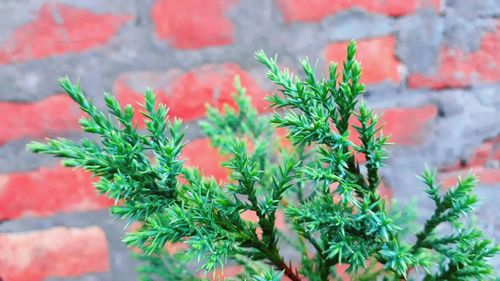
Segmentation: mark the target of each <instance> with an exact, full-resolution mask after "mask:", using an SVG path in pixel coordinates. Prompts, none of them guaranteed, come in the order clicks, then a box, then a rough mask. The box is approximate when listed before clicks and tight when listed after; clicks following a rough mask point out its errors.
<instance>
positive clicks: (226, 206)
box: [28, 42, 499, 281]
mask: <svg viewBox="0 0 500 281" xmlns="http://www.w3.org/2000/svg"><path fill="white" fill-rule="evenodd" d="M355 53H356V46H355V44H354V42H352V43H351V44H349V46H348V48H347V57H346V60H345V61H344V62H343V65H342V71H341V72H340V73H339V71H338V66H337V64H334V63H332V64H331V65H330V66H329V76H328V77H327V78H318V77H317V76H316V69H315V68H314V67H313V66H311V64H310V63H309V61H308V60H302V61H301V64H302V69H303V72H304V77H299V76H296V75H294V74H292V73H291V72H290V71H289V70H287V69H283V70H281V69H280V68H279V67H278V65H277V59H276V58H270V57H268V56H266V55H265V53H264V52H262V51H259V52H257V53H256V58H257V60H258V61H259V62H261V63H262V64H263V65H265V66H266V67H267V68H268V72H267V77H268V78H269V79H270V80H271V81H272V82H274V83H275V84H276V85H277V86H278V87H279V92H278V93H275V94H273V95H271V96H270V97H269V98H268V101H269V102H270V105H271V107H273V108H275V112H274V114H273V115H272V116H271V117H269V116H267V115H259V114H258V112H257V110H256V109H255V108H254V107H253V106H252V104H251V100H250V98H249V97H248V96H247V95H246V93H245V89H244V88H243V87H242V86H241V84H240V81H239V79H238V78H236V79H235V88H236V93H235V94H234V95H233V99H234V103H235V107H234V108H233V107H231V106H228V105H225V106H224V108H223V109H222V111H219V110H218V109H216V108H214V107H210V106H208V107H207V118H206V120H205V121H203V122H201V123H200V127H201V129H202V131H203V132H204V134H205V135H206V136H208V137H209V139H210V141H211V143H212V145H213V146H214V147H216V148H217V149H218V150H219V152H220V153H221V154H222V155H224V157H225V158H226V159H227V161H225V162H224V163H222V165H223V166H224V167H226V168H227V169H228V170H229V171H230V176H229V179H228V180H227V181H223V182H217V181H216V180H215V179H213V178H207V177H205V176H203V175H202V174H201V172H200V171H199V170H197V169H193V168H189V167H186V166H185V165H184V158H183V154H182V151H183V148H184V146H185V145H186V141H184V126H183V125H182V122H181V121H180V120H177V119H174V120H170V119H169V118H168V109H166V108H165V106H163V105H158V106H157V105H156V97H155V95H154V94H153V92H152V91H151V90H147V91H146V93H145V96H144V102H143V104H142V105H141V108H142V110H141V114H142V115H143V117H144V119H145V124H146V129H145V130H144V131H141V130H138V129H137V127H136V124H134V123H133V121H132V120H134V118H133V117H134V114H135V112H134V110H133V108H132V106H130V105H127V106H126V107H121V106H120V104H119V103H118V101H117V100H116V99H115V98H114V97H113V96H112V95H109V94H106V95H105V96H104V100H105V105H106V107H107V108H108V111H109V115H106V114H104V113H103V112H102V111H100V110H99V109H98V108H97V107H95V106H94V105H93V104H92V103H91V101H90V100H89V99H88V98H86V96H85V95H84V94H83V92H82V91H81V88H80V86H79V85H78V84H73V83H72V82H71V81H69V79H67V78H64V79H61V80H60V85H61V86H62V88H63V89H64V90H65V91H66V92H67V93H68V95H69V96H70V97H71V98H72V99H73V100H74V101H75V102H76V103H77V104H78V105H79V106H80V108H81V110H82V111H83V112H84V113H85V114H86V117H85V118H82V119H81V121H80V124H81V126H82V128H83V130H84V131H85V132H88V133H91V134H95V135H97V136H98V137H99V141H93V140H91V139H86V138H83V139H82V140H81V141H80V142H74V141H70V140H67V139H52V140H47V142H45V143H40V142H33V143H31V144H29V146H28V148H29V149H30V150H32V151H34V152H37V153H44V154H51V155H54V156H56V157H60V158H63V163H64V165H66V166H69V167H81V168H84V169H86V170H88V171H90V172H92V173H93V174H94V175H95V176H97V177H99V181H98V182H97V183H96V184H95V187H96V189H97V191H98V192H100V193H102V194H104V195H105V196H108V197H109V198H112V199H114V200H115V206H113V207H112V208H111V213H112V214H113V215H115V216H117V217H119V218H124V219H127V220H129V221H130V222H138V223H139V225H140V227H139V228H137V229H136V230H135V231H133V232H131V233H128V234H126V235H125V238H124V239H123V240H124V242H125V243H126V244H127V245H129V246H132V247H137V248H139V249H141V250H142V253H141V254H139V258H140V259H141V260H143V261H145V264H144V265H143V266H142V267H141V268H140V269H139V271H140V273H141V274H142V275H141V276H143V277H142V278H143V279H142V280H154V278H160V279H163V280H185V281H192V280H201V279H203V277H200V275H195V274H193V273H192V271H190V270H188V269H187V268H188V267H191V266H193V265H192V263H190V262H191V261H193V260H194V261H195V264H198V266H199V267H198V269H200V270H202V271H205V272H212V271H215V270H216V269H217V268H220V269H222V270H223V268H224V265H225V264H227V263H233V264H238V265H240V266H242V268H243V269H244V271H243V273H241V274H239V275H237V276H236V277H235V278H234V279H237V280H254V281H276V280H281V277H282V275H284V276H287V277H288V278H289V279H290V280H293V281H300V280H306V279H307V280H311V281H315V280H318V281H325V280H337V279H338V278H340V277H339V272H338V267H337V265H340V264H345V265H348V268H347V273H348V274H349V275H350V276H351V278H352V280H400V279H408V278H410V276H415V277H416V276H420V277H422V278H423V280H475V279H477V280H485V279H488V278H491V277H492V276H493V273H492V267H491V266H490V265H489V264H488V263H487V260H488V259H489V258H491V257H492V256H494V255H495V254H496V253H498V251H499V247H498V246H497V245H495V244H494V242H493V241H491V240H489V239H487V238H486V237H485V235H484V234H483V233H482V232H481V231H480V230H478V229H477V228H476V227H471V226H469V225H468V224H466V221H464V218H465V217H466V216H467V215H469V214H471V213H472V211H473V209H474V207H475V205H476V203H477V198H476V197H475V196H474V195H473V193H472V192H473V188H474V186H475V185H476V180H475V178H474V177H473V176H467V177H465V178H464V179H460V180H459V181H458V183H457V185H456V186H455V187H454V188H451V189H449V190H448V191H446V192H444V193H443V192H442V188H441V187H440V186H439V184H438V183H437V180H436V175H435V173H434V172H432V171H430V170H426V171H425V172H424V173H423V175H422V176H421V179H422V181H423V182H424V183H425V185H426V186H427V190H426V192H427V194H428V195H429V197H430V198H431V199H432V200H433V201H434V203H435V211H434V214H433V215H432V216H431V217H430V218H429V219H428V220H427V221H426V222H425V223H424V225H423V228H422V230H421V231H419V232H417V233H416V234H415V238H414V239H412V237H410V239H408V238H407V236H408V232H409V231H411V230H412V229H413V228H411V227H409V226H407V225H404V223H403V222H404V219H405V218H409V217H410V216H407V214H398V212H396V211H395V209H394V208H393V209H391V208H389V207H388V205H387V204H386V203H385V201H384V200H383V199H382V198H381V197H380V195H379V193H378V190H377V188H378V187H379V185H380V172H379V169H380V167H382V166H383V165H384V160H385V159H386V158H387V151H386V146H387V144H388V137H387V136H385V135H383V134H382V132H381V129H382V126H381V125H380V124H379V119H378V117H377V115H376V114H375V113H374V111H373V110H371V109H369V108H368V106H367V105H365V104H364V103H362V102H360V96H361V95H362V93H363V92H364V85H363V84H361V83H360V77H361V70H362V68H361V65H360V63H359V62H358V61H357V60H356V59H355ZM271 124H274V127H280V128H285V129H286V131H287V139H286V140H284V139H283V138H282V137H280V135H279V134H276V133H275V131H274V127H273V126H271ZM353 132H356V133H357V134H358V135H359V141H355V140H354V139H353V136H352V135H353ZM287 141H289V142H290V143H291V145H292V146H291V147H290V146H289V145H288V144H286V142H287ZM358 156H361V157H362V158H364V160H365V161H364V162H363V163H360V162H358V160H356V159H360V157H358ZM278 212H281V213H284V214H285V216H286V222H287V223H288V226H289V231H290V232H291V233H288V232H286V231H285V232H284V231H283V230H280V229H279V228H278V226H277V215H278ZM247 213H253V214H255V216H256V217H257V221H256V222H251V221H247V220H245V219H244V216H243V214H247ZM410 223H413V222H410ZM441 225H446V226H448V228H449V230H448V231H440V229H439V228H438V227H440V226H441ZM167 243H183V244H185V245H186V249H184V250H181V251H179V252H177V253H176V254H174V255H170V254H168V253H167V252H166V251H165V250H163V249H164V247H165V245H166V244H167ZM285 247H286V248H287V249H290V250H293V251H295V252H296V254H295V255H292V256H289V257H285V256H283V251H282V250H281V249H283V248H285ZM294 257H297V258H298V259H299V260H297V259H294ZM418 269H423V271H422V270H420V271H418ZM418 272H420V273H418Z"/></svg>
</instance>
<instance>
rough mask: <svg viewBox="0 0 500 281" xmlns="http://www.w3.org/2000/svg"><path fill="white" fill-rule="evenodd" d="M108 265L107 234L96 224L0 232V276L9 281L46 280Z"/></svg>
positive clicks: (102, 270)
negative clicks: (19, 231)
mask: <svg viewBox="0 0 500 281" xmlns="http://www.w3.org/2000/svg"><path fill="white" fill-rule="evenodd" d="M108 269H109V260H108V245H107V240H106V235H105V233H104V231H103V230H102V229H101V228H99V227H97V226H91V227H86V228H64V227H55V228H50V229H47V230H41V231H32V232H23V233H8V234H0V276H1V278H2V279H3V280H6V281H43V280H45V279H46V278H49V277H72V276H81V275H84V274H88V273H96V272H104V271H107V270H108Z"/></svg>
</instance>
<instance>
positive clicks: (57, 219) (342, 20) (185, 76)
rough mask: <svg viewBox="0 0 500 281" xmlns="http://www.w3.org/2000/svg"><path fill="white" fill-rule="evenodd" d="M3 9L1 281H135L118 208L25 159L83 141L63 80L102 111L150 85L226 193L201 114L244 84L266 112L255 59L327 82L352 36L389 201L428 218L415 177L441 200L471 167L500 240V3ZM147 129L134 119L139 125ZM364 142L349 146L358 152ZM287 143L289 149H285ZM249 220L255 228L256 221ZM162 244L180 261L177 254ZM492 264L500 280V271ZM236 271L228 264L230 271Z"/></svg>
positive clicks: (352, 1) (48, 164)
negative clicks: (108, 94)
mask: <svg viewBox="0 0 500 281" xmlns="http://www.w3.org/2000/svg"><path fill="white" fill-rule="evenodd" d="M4 2H5V3H2V5H0V84H1V85H2V87H1V89H0V113H1V116H0V117H1V120H0V221H4V220H5V221H6V222H4V223H0V233H2V234H0V276H1V277H2V278H3V279H4V281H11V280H14V281H16V280H21V281H31V280H61V279H59V278H62V280H71V276H80V275H82V276H81V277H77V279H76V280H103V281H113V280H117V279H116V278H118V279H119V280H124V281H128V280H136V279H137V278H136V276H134V274H132V273H131V272H132V271H133V270H132V269H133V268H134V262H133V260H132V259H131V258H130V256H129V255H128V254H127V252H126V250H125V249H124V247H121V248H120V245H121V242H120V236H121V233H122V229H123V225H120V223H119V222H112V221H111V218H109V216H107V214H106V211H105V208H106V207H108V206H110V204H112V203H113V202H111V201H110V200H106V199H105V198H104V197H100V196H98V195H97V194H96V193H95V191H94V189H93V188H92V185H91V182H92V181H93V179H92V178H91V177H90V176H89V174H87V173H85V172H83V171H81V170H72V169H67V168H62V167H61V166H60V165H59V164H57V163H56V161H54V160H51V158H48V157H42V156H40V155H34V154H30V153H28V152H24V148H23V146H24V145H25V143H26V142H27V141H28V140H31V139H41V138H43V137H46V136H49V137H56V136H65V137H69V138H79V137H81V136H82V134H81V133H80V130H79V125H78V119H79V118H80V117H81V116H82V114H81V113H80V112H79V111H78V109H77V108H76V106H75V105H74V104H73V103H72V102H71V100H70V99H69V98H68V97H66V96H64V95H61V94H60V89H58V88H57V87H56V78H57V77H61V76H64V75H68V76H70V77H71V78H72V79H77V78H79V77H80V78H81V81H82V87H83V88H84V90H85V91H86V93H87V94H89V96H90V98H91V99H93V100H95V101H96V103H97V105H98V106H99V107H102V106H103V103H102V92H104V91H112V92H113V93H114V94H116V95H117V97H118V99H119V101H120V102H121V103H132V104H134V106H135V107H136V109H138V107H137V102H138V101H141V99H142V94H143V92H144V90H145V89H146V87H150V88H152V89H153V90H154V91H155V92H156V93H157V94H158V99H159V101H160V102H162V103H165V104H166V105H167V106H169V107H170V116H171V117H180V118H182V119H184V121H186V122H187V123H189V128H190V129H189V130H188V134H187V135H188V138H189V139H190V142H189V145H188V146H187V147H186V149H185V150H184V152H183V154H182V157H183V158H184V159H186V160H187V165H189V166H194V167H199V168H200V169H202V171H203V173H204V174H205V175H206V176H213V177H214V178H215V179H216V180H218V181H226V180H227V176H228V171H227V170H226V169H224V168H222V167H221V166H220V165H219V162H220V161H222V160H224V157H222V156H220V155H219V154H218V152H217V150H216V149H214V148H211V147H210V145H209V141H208V140H207V139H206V138H203V137H202V134H201V133H200V132H199V131H198V129H197V128H198V127H197V126H196V125H195V122H197V121H198V120H200V119H202V118H203V116H204V113H205V104H206V103H209V104H212V105H214V106H216V107H219V108H220V107H221V106H222V105H223V104H224V103H229V104H231V103H232V102H231V98H230V97H231V93H232V92H234V88H233V78H234V76H235V75H239V76H240V77H241V81H242V84H243V85H244V86H245V87H246V88H247V89H248V93H249V94H250V95H251V96H252V101H253V103H254V105H256V106H257V107H258V109H259V112H260V113H262V114H267V113H269V110H268V109H266V102H264V100H263V97H264V96H265V95H267V94H269V93H271V92H272V91H273V89H274V88H273V86H272V85H271V84H270V83H269V82H268V81H267V80H266V78H265V69H264V68H263V67H262V66H260V65H259V64H258V63H256V62H255V60H254V59H253V57H252V56H253V53H254V52H255V51H256V50H258V49H264V50H265V51H266V52H267V53H268V54H270V55H272V54H274V53H278V54H279V55H280V63H281V64H282V65H283V66H287V67H289V68H291V69H293V70H296V69H300V65H299V63H298V59H299V58H302V57H304V56H308V57H309V58H310V59H311V61H313V62H314V61H315V60H316V59H318V65H317V70H318V72H321V73H326V69H327V65H328V62H329V61H337V62H339V68H341V66H342V62H341V60H342V59H343V58H344V54H345V48H346V46H347V42H348V41H349V40H350V39H351V38H355V39H357V40H358V51H359V52H358V58H359V59H360V60H361V64H362V67H363V76H362V81H363V82H365V83H366V84H367V95H365V96H364V99H365V102H366V103H368V104H369V105H371V106H373V108H375V110H376V112H377V113H378V114H380V115H381V121H382V122H383V123H385V127H384V133H385V134H391V141H392V142H394V143H395V144H394V145H392V146H391V147H390V148H389V150H390V154H391V156H393V158H391V159H390V160H389V161H388V163H387V164H388V166H387V167H384V169H383V175H382V176H383V177H382V186H381V188H380V190H379V191H380V193H381V194H382V195H383V196H384V197H386V198H395V199H397V200H399V201H401V202H403V203H406V202H408V201H409V200H410V199H411V198H413V197H418V198H419V210H420V212H421V213H419V214H420V215H421V216H422V217H424V216H427V215H429V210H432V205H431V203H430V202H429V200H426V199H424V198H425V194H424V193H423V192H422V191H423V187H422V185H420V184H419V183H418V181H417V180H416V179H415V174H418V173H420V172H421V170H422V169H423V167H424V164H425V163H427V164H429V166H434V167H437V168H438V169H439V170H440V178H441V179H442V180H443V186H444V187H449V186H451V185H453V184H455V182H456V176H458V175H464V174H466V173H467V172H468V171H469V170H472V171H473V172H475V173H476V174H477V175H478V176H479V180H480V182H479V186H478V188H477V192H478V194H479V196H480V199H481V200H482V202H483V203H484V205H483V207H479V208H478V216H479V218H480V220H479V222H480V226H481V227H482V228H483V229H484V230H485V231H486V232H487V233H488V234H490V235H492V236H494V237H496V238H497V239H500V231H499V230H500V229H499V225H500V216H499V215H497V214H499V213H500V212H499V211H500V207H499V206H498V204H497V203H496V202H497V201H498V200H497V199H498V198H499V196H500V178H499V175H500V170H499V167H500V163H499V161H500V149H499V138H498V136H500V126H498V123H499V122H500V118H499V115H498V112H499V111H500V96H499V95H498V91H499V89H500V87H499V85H500V79H499V77H500V75H499V73H500V69H499V65H500V58H499V54H500V49H499V46H500V41H499V38H500V37H499V35H500V21H499V19H498V17H499V15H500V4H498V3H497V1H490V0H484V1H473V0H459V1H442V0H407V1H402V0H381V1H370V0H338V1H327V0H274V1H269V0H214V1H201V0H150V1H145V2H144V3H143V2H141V3H140V4H138V2H137V1H133V0H108V1H106V4H105V5H104V4H103V2H102V1H98V0H85V1H84V0H58V1H51V0H19V1H4ZM136 112H137V115H140V114H139V112H138V110H137V111H136ZM139 117H140V116H139ZM139 117H138V118H136V121H137V122H138V125H139V127H140V128H143V125H144V124H143V122H142V121H141V118H139ZM281 133H282V132H281ZM281 133H280V134H281ZM356 137H357V136H356V134H355V133H353V134H352V135H351V138H352V139H353V140H354V141H356V140H355V139H356ZM283 146H288V144H287V143H286V141H285V142H284V143H283ZM359 160H360V161H361V162H362V161H363V159H362V158H359ZM420 207H421V208H420ZM278 215H279V218H278V220H277V223H278V226H279V228H280V229H282V230H283V231H285V232H286V231H289V229H287V228H286V226H285V218H284V216H283V214H282V213H281V212H278ZM243 216H244V218H245V219H248V220H252V221H255V219H256V218H255V214H251V213H245V214H243ZM58 226H71V227H72V228H69V229H68V228H60V227H58ZM103 230H104V231H106V235H107V237H108V238H106V237H105V236H104V234H103V232H102V231H103ZM107 239H109V240H108V241H109V245H107ZM47 241H50V242H47ZM90 241H92V243H90ZM24 245H26V246H25V247H24ZM21 246H23V247H21ZM108 246H109V249H110V250H109V251H110V253H109V262H108V250H107V249H108ZM169 247H170V248H169V249H170V250H172V251H173V250H175V247H177V246H176V245H173V246H169ZM282 250H283V251H284V252H285V253H287V254H288V253H289V252H290V251H289V250H288V249H282ZM75 253H76V254H75ZM75 258H78V259H79V260H78V261H79V262H81V264H80V263H79V266H76V261H75ZM292 260H293V257H292ZM49 261H50V264H49ZM495 266H496V267H497V268H500V259H499V260H496V261H495ZM7 269H8V270H7ZM237 270H239V269H238V268H237V267H228V268H227V270H226V271H225V272H224V273H225V274H226V275H228V274H234V273H236V272H237ZM104 271H108V272H104ZM124 272H126V273H124ZM217 274H220V273H217ZM117 276H118V277H117ZM51 278H55V279H51ZM81 278H83V279H81Z"/></svg>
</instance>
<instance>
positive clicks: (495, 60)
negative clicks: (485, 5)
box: [408, 20, 500, 89]
mask: <svg viewBox="0 0 500 281" xmlns="http://www.w3.org/2000/svg"><path fill="white" fill-rule="evenodd" d="M499 73H500V20H497V23H496V27H495V30H494V31H492V32H487V33H485V34H484V35H483V37H482V39H481V43H480V46H479V49H477V50H474V51H472V52H467V51H463V50H461V49H460V48H456V47H449V46H444V47H443V48H442V49H440V51H439V61H438V62H437V71H436V73H429V74H419V73H414V74H411V75H410V78H409V81H408V84H409V86H410V87H412V88H433V89H442V88H456V87H466V86H471V85H475V84H479V83H492V82H499V81H500V75H499Z"/></svg>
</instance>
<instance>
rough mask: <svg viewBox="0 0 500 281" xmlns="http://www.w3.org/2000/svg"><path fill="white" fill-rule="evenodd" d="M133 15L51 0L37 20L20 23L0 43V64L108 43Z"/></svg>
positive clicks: (43, 7)
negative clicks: (101, 12) (106, 12)
mask: <svg viewBox="0 0 500 281" xmlns="http://www.w3.org/2000/svg"><path fill="white" fill-rule="evenodd" d="M130 19H131V17H130V16H129V15H114V14H98V13H94V12H92V11H88V10H85V9H80V8H76V7H73V6H69V5H64V4H58V3H51V2H47V3H46V4H45V5H43V6H42V7H41V8H40V10H39V11H38V15H37V18H36V20H35V21H33V22H30V23H27V24H25V25H22V26H20V27H18V28H17V29H16V30H14V31H13V32H12V34H11V35H10V37H9V38H7V39H6V40H5V41H3V42H1V43H0V64H6V63H16V62H24V61H28V60H33V59H42V58H45V57H49V56H54V55H61V54H65V53H70V52H81V51H84V50H87V49H91V48H96V47H99V46H101V45H104V44H106V42H107V41H109V40H110V39H111V38H112V37H113V35H115V33H116V32H117V31H118V30H119V28H120V27H121V26H122V25H123V24H125V23H126V22H127V21H129V20H130Z"/></svg>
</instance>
